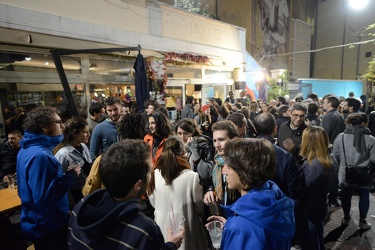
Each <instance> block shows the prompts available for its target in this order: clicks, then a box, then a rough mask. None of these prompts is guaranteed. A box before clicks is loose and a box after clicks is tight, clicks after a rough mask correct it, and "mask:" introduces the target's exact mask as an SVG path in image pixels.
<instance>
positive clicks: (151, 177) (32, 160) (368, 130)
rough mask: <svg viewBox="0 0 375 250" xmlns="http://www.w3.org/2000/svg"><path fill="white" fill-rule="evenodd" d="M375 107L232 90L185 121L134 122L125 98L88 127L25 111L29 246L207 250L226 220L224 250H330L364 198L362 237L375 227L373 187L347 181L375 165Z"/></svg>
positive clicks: (0, 168)
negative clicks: (335, 229) (338, 218)
mask: <svg viewBox="0 0 375 250" xmlns="http://www.w3.org/2000/svg"><path fill="white" fill-rule="evenodd" d="M363 108H364V107H363V105H362V103H361V101H360V100H359V99H357V98H355V97H354V96H351V97H348V98H343V97H336V96H334V95H330V94H328V95H326V96H323V97H321V98H318V96H317V95H316V94H314V93H311V94H309V95H308V97H307V98H306V99H305V100H304V99H303V98H302V97H298V98H295V99H290V100H287V99H286V98H285V97H282V96H280V97H278V98H277V100H270V101H269V102H268V103H266V102H262V101H259V100H251V97H250V96H248V95H246V92H245V91H243V92H242V94H241V97H240V98H235V97H234V93H233V91H231V92H230V93H229V97H228V98H227V99H226V100H225V101H224V102H223V101H222V100H221V99H220V98H211V99H209V102H208V103H207V104H205V105H201V104H200V103H199V102H197V100H195V99H194V98H193V97H191V96H188V97H187V98H186V103H185V106H184V107H183V109H182V111H181V114H180V117H179V119H178V120H176V121H170V120H169V119H168V112H167V109H166V108H165V107H163V106H162V105H160V104H159V103H158V102H156V101H155V100H147V101H146V102H145V105H144V111H142V112H138V113H133V112H131V111H129V110H128V109H127V110H125V109H124V107H123V105H122V103H121V100H120V99H119V98H118V97H115V96H113V97H108V98H106V99H105V101H104V103H92V105H91V107H90V109H89V111H90V112H89V116H88V117H87V119H84V118H80V117H72V118H70V119H68V120H66V121H65V120H64V121H63V120H62V118H61V117H60V116H59V113H58V111H57V110H56V109H54V108H52V107H37V108H34V109H32V110H31V111H29V112H27V113H24V112H23V111H22V110H21V109H19V110H18V112H17V113H16V114H15V118H8V120H9V122H14V124H15V127H14V128H13V129H10V130H9V131H8V140H7V141H6V142H5V143H3V144H1V145H0V159H1V160H0V164H1V165H0V180H2V181H3V183H2V184H3V185H4V187H6V184H7V180H8V178H14V176H17V189H18V194H19V196H20V198H21V202H22V210H21V215H20V220H21V227H22V231H23V238H24V239H25V240H27V241H30V242H32V243H33V244H34V247H35V249H37V250H38V249H68V248H70V249H103V248H108V249H112V248H113V249H114V248H116V249H122V248H123V249H177V248H178V249H194V250H195V249H202V250H204V249H208V248H210V247H212V245H211V241H210V237H209V236H208V234H207V231H206V229H205V226H207V225H206V224H207V223H208V222H209V221H212V220H217V221H220V222H221V223H222V224H223V234H222V240H221V249H230V248H233V249H252V248H254V249H290V248H291V246H292V245H300V247H301V249H303V250H304V249H324V241H323V229H324V221H325V219H326V217H327V214H328V207H330V206H331V207H340V206H342V209H343V212H344V217H343V219H342V225H343V226H348V225H349V224H350V223H351V213H350V208H351V198H352V196H353V193H354V192H355V191H358V192H359V197H360V199H359V204H358V206H359V211H360V218H359V223H358V226H359V227H360V228H361V229H364V230H367V229H369V228H371V224H370V223H369V222H368V221H367V220H366V219H367V213H368V210H369V202H370V201H369V191H370V190H371V189H372V188H373V186H372V183H363V185H358V183H354V184H353V183H352V182H351V181H349V180H348V174H347V173H348V172H347V169H348V166H360V167H368V166H372V165H373V164H375V138H374V137H373V135H374V134H375V129H372V128H373V127H375V115H374V114H370V115H367V114H366V113H364V112H363V111H364V109H363ZM21 111H22V112H21ZM19 119H22V123H21V126H20V125H19ZM348 155H350V157H347V156H348ZM339 191H340V192H339ZM340 198H341V202H340ZM180 215H181V218H183V220H182V221H180V222H179V223H180V224H178V227H177V229H176V223H177V222H176V220H177V217H178V216H180ZM179 218H180V217H179Z"/></svg>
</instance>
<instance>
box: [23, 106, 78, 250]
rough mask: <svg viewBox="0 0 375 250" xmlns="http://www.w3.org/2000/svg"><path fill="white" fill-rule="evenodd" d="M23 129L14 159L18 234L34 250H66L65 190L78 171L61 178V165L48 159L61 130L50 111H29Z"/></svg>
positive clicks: (66, 190) (42, 108)
mask: <svg viewBox="0 0 375 250" xmlns="http://www.w3.org/2000/svg"><path fill="white" fill-rule="evenodd" d="M24 128H25V134H24V136H23V139H22V140H21V141H20V146H21V149H20V151H19V153H18V155H17V181H18V195H19V197H20V198H21V205H22V212H21V217H20V219H21V227H22V230H23V232H24V235H25V237H26V239H27V240H30V241H32V242H33V243H34V247H35V249H36V250H38V249H67V247H68V226H67V223H68V208H69V206H68V190H69V187H71V186H72V185H73V184H74V182H75V181H76V180H77V179H78V175H79V174H80V171H81V167H79V166H78V167H75V168H74V169H70V171H68V172H67V173H66V174H63V171H62V168H61V164H60V163H59V162H58V161H57V160H56V159H55V157H54V156H53V155H52V149H53V148H54V147H56V145H57V144H58V143H59V142H60V141H61V140H62V130H63V128H64V124H63V123H62V121H61V118H60V117H59V116H58V115H57V113H56V110H55V109H54V108H52V107H40V108H36V109H34V110H32V111H30V112H29V113H28V114H27V117H26V120H25V123H24Z"/></svg>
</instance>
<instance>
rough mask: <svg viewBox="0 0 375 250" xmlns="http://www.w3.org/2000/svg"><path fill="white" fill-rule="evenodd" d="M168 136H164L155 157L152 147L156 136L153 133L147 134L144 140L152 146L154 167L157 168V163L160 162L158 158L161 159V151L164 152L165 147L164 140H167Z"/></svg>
mask: <svg viewBox="0 0 375 250" xmlns="http://www.w3.org/2000/svg"><path fill="white" fill-rule="evenodd" d="M166 139H167V138H164V139H163V140H162V141H161V142H160V144H159V146H158V148H157V149H156V153H155V157H152V147H153V145H154V137H153V136H152V135H146V136H145V137H144V138H143V140H144V141H145V142H146V143H147V144H148V145H149V146H150V157H151V161H152V165H153V167H154V168H155V167H156V163H157V162H158V159H159V156H160V155H161V153H162V152H163V148H164V141H165V140H166Z"/></svg>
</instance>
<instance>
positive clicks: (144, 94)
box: [133, 53, 150, 111]
mask: <svg viewBox="0 0 375 250" xmlns="http://www.w3.org/2000/svg"><path fill="white" fill-rule="evenodd" d="M133 68H134V70H135V96H136V99H137V109H138V111H141V110H143V109H144V107H143V104H144V102H145V100H147V99H149V98H150V92H149V90H148V84H147V70H146V63H145V60H144V58H143V56H142V54H141V53H138V56H137V59H136V61H135V63H134V67H133Z"/></svg>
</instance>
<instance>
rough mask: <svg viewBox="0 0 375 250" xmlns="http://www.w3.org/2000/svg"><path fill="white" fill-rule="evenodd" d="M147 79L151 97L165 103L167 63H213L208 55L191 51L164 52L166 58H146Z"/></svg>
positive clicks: (197, 64)
mask: <svg viewBox="0 0 375 250" xmlns="http://www.w3.org/2000/svg"><path fill="white" fill-rule="evenodd" d="M145 61H146V65H147V79H148V81H149V83H150V91H151V92H152V95H151V98H152V99H154V100H157V101H158V102H159V103H165V98H166V93H165V89H166V86H167V82H168V77H167V72H166V68H165V65H166V64H172V65H175V66H182V67H183V66H199V65H207V64H211V62H210V59H209V58H208V57H207V56H200V55H193V54H190V53H184V54H179V53H174V52H167V53H164V58H157V57H153V56H149V57H147V58H146V60H145Z"/></svg>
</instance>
